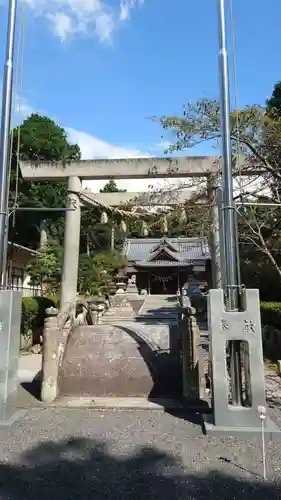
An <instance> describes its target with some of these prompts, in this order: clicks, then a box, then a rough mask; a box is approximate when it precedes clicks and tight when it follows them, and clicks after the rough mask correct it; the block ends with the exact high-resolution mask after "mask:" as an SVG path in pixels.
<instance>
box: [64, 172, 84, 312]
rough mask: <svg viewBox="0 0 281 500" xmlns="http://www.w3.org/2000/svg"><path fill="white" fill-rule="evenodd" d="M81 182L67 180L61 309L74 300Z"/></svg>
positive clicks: (73, 178) (78, 242)
mask: <svg viewBox="0 0 281 500" xmlns="http://www.w3.org/2000/svg"><path fill="white" fill-rule="evenodd" d="M80 191H81V180H80V178H79V177H76V176H73V177H69V178H68V208H71V209H72V210H69V211H66V212H65V229H64V254H63V270H62V281H61V302H60V306H61V308H62V307H63V306H64V305H65V304H67V303H69V302H73V301H74V300H75V299H76V293H77V278H78V262H79V245H80V219H81V207H80V198H79V193H80Z"/></svg>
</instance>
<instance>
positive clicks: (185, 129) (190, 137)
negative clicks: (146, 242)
mask: <svg viewBox="0 0 281 500" xmlns="http://www.w3.org/2000/svg"><path fill="white" fill-rule="evenodd" d="M280 88H281V87H280V85H279V84H277V86H276V88H275V90H274V93H273V98H274V99H275V100H274V99H272V100H270V102H269V103H268V109H269V110H270V109H271V108H270V106H271V107H272V109H273V108H275V107H276V106H277V105H278V98H279V97H280ZM159 121H160V123H161V126H162V127H163V129H164V130H165V131H167V132H169V133H172V136H173V138H174V142H173V144H172V145H171V147H170V148H169V151H183V150H186V149H190V148H192V147H194V146H197V145H198V144H200V143H203V142H210V144H211V145H216V144H217V142H218V141H219V140H220V136H221V132H220V106H219V103H218V102H217V101H215V100H209V99H202V100H199V101H197V102H190V103H187V105H185V106H184V111H183V116H163V117H161V118H160V120H159ZM230 133H231V141H232V152H233V165H234V167H233V168H234V170H235V169H236V173H238V174H239V171H240V168H242V169H245V170H244V172H243V173H245V172H247V173H249V178H248V181H247V187H246V188H245V187H243V188H240V195H239V196H241V195H242V197H243V201H244V202H246V201H250V200H253V197H254V198H255V199H256V200H257V201H261V202H277V203H280V201H281V169H280V165H281V116H278V113H268V112H267V110H266V108H265V107H262V106H246V107H245V108H243V109H240V110H234V111H232V112H231V113H230ZM238 152H240V153H243V156H244V159H245V163H244V166H243V167H241V166H240V167H239V168H238V166H236V165H237V163H236V159H237V157H238ZM257 167H258V168H259V170H260V171H262V172H261V174H260V175H259V176H257V175H256V174H255V172H256V170H257ZM196 182H197V181H196ZM265 188H266V189H267V193H266V195H265V194H264V193H263V189H265ZM203 189H204V191H205V185H204V186H203V184H200V183H199V184H198V185H197V188H196V190H195V197H198V194H200V192H201V195H202V194H203ZM200 190H201V191H200ZM191 201H192V200H191ZM239 231H240V240H241V243H242V245H243V246H242V252H241V253H242V257H243V254H244V256H245V251H244V248H248V246H249V245H251V246H252V249H253V250H252V251H253V253H255V255H257V253H256V252H257V251H258V252H259V254H258V255H259V259H261V254H262V255H263V257H262V258H263V259H264V260H265V261H266V262H267V264H268V265H271V266H272V267H273V269H274V270H275V272H276V273H277V276H278V278H279V280H280V279H281V262H280V259H279V255H280V251H281V242H280V232H281V222H280V217H278V216H274V215H273V211H272V210H268V209H267V208H266V209H264V208H259V209H258V210H256V209H254V210H252V209H251V210H244V211H243V213H242V214H241V216H240V217H239ZM246 245H248V246H247V247H246ZM246 253H248V250H247V252H246Z"/></svg>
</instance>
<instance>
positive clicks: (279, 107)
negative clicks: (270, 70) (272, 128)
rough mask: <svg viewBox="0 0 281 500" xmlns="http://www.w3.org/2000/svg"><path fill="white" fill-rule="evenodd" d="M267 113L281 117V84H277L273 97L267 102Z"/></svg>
mask: <svg viewBox="0 0 281 500" xmlns="http://www.w3.org/2000/svg"><path fill="white" fill-rule="evenodd" d="M266 109H267V113H268V114H271V115H273V116H274V115H275V116H276V115H277V116H278V117H279V118H280V117H281V82H277V83H276V84H275V86H274V89H273V92H272V96H271V97H270V99H268V100H267V101H266Z"/></svg>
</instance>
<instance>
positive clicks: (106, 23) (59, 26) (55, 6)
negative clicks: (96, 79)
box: [24, 0, 144, 43]
mask: <svg viewBox="0 0 281 500" xmlns="http://www.w3.org/2000/svg"><path fill="white" fill-rule="evenodd" d="M24 1H25V2H26V3H27V4H28V6H29V7H30V9H31V10H32V11H33V13H34V15H36V16H41V17H45V18H46V19H47V20H48V21H49V22H50V23H51V28H52V30H53V31H54V33H55V34H56V35H57V36H58V37H59V38H60V39H61V40H62V41H64V40H66V39H67V38H69V37H70V36H73V35H84V36H85V35H86V36H93V35H95V36H97V37H98V39H99V40H100V41H101V42H105V43H109V42H111V40H112V35H113V32H114V31H115V29H116V28H117V27H118V25H119V24H120V23H122V22H124V21H126V20H128V19H129V17H130V13H131V11H132V9H134V8H135V7H137V6H139V5H141V4H143V3H144V0H119V2H120V3H119V5H118V7H115V8H114V7H113V6H112V5H110V4H109V3H107V2H106V1H105V0H24ZM109 1H110V0H108V2H109Z"/></svg>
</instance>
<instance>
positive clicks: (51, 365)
mask: <svg viewBox="0 0 281 500" xmlns="http://www.w3.org/2000/svg"><path fill="white" fill-rule="evenodd" d="M81 324H93V321H92V316H91V311H90V308H89V306H88V304H87V302H86V301H83V300H81V299H78V300H77V301H76V302H75V303H74V302H73V303H69V304H66V306H65V307H64V308H63V309H62V310H61V311H58V309H56V308H54V307H49V308H48V309H46V318H45V323H44V331H43V356H42V385H41V400H42V401H43V402H45V403H51V402H52V401H53V400H54V399H55V398H56V397H57V393H58V372H59V367H60V366H61V363H62V359H63V354H64V351H65V347H66V344H67V339H68V337H69V334H70V333H71V331H72V330H73V328H74V327H75V326H77V325H81Z"/></svg>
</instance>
